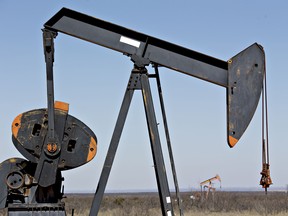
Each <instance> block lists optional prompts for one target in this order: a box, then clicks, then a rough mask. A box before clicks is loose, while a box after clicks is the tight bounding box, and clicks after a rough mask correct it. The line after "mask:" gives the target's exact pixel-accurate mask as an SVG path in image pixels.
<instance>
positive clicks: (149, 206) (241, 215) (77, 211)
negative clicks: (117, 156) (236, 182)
mask: <svg viewBox="0 0 288 216" xmlns="http://www.w3.org/2000/svg"><path fill="white" fill-rule="evenodd" d="M191 195H194V196H195V197H197V196H196V195H197V194H191V193H183V194H182V195H181V197H182V200H183V201H182V205H183V209H184V215H185V216H204V215H210V216H259V215H261V216H262V215H263V216H266V215H273V216H284V215H288V195H287V194H286V193H283V192H269V193H268V195H267V197H266V196H265V194H264V193H263V192H261V193H260V192H216V193H215V195H214V198H213V197H212V196H210V197H209V199H208V200H201V198H200V197H198V199H197V198H196V199H194V200H193V199H191V198H190V196H191ZM198 195H199V194H198ZM92 199H93V195H79V194H68V195H67V198H65V199H64V201H65V203H66V210H67V215H68V216H70V215H71V212H72V209H74V216H80V215H89V209H90V206H91V202H92ZM173 205H174V211H175V215H179V210H178V208H177V206H176V201H175V202H173ZM2 215H5V211H3V210H2V211H0V216H2ZM99 215H100V216H129V215H131V216H132V215H133V216H148V215H153V216H155V215H161V208H160V201H159V198H158V194H157V193H147V194H106V195H105V196H104V199H103V201H102V203H101V209H100V212H99Z"/></svg>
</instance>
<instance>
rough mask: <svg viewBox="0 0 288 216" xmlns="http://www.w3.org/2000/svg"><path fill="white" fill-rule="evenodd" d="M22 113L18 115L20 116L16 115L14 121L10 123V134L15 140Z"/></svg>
mask: <svg viewBox="0 0 288 216" xmlns="http://www.w3.org/2000/svg"><path fill="white" fill-rule="evenodd" d="M22 115H23V114H22V113H21V114H20V115H18V116H17V117H16V118H15V119H14V121H13V123H12V134H13V136H14V137H15V138H17V136H18V131H19V129H20V127H21V118H22Z"/></svg>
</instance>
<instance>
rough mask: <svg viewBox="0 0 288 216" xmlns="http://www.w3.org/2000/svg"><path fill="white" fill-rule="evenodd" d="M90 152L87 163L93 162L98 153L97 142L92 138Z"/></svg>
mask: <svg viewBox="0 0 288 216" xmlns="http://www.w3.org/2000/svg"><path fill="white" fill-rule="evenodd" d="M88 151H89V152H88V156H87V162H89V161H90V160H92V159H93V158H94V157H95V155H96V152H97V144H96V140H95V139H94V138H93V137H91V140H90V144H89V150H88Z"/></svg>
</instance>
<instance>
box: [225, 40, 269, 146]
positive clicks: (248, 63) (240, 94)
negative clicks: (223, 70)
mask: <svg viewBox="0 0 288 216" xmlns="http://www.w3.org/2000/svg"><path fill="white" fill-rule="evenodd" d="M228 63H229V68H228V87H227V91H226V92H227V126H228V129H227V132H228V144H229V145H230V146H231V147H232V146H233V145H231V143H230V142H229V136H231V137H233V138H235V139H237V140H239V139H240V138H241V136H242V135H243V133H244V132H245V130H246V128H247V127H248V125H249V123H250V121H251V119H252V117H253V115H254V112H255V110H256V108H257V105H258V101H259V98H260V95H261V92H262V83H263V78H264V74H265V56H264V51H263V48H262V47H261V46H259V45H258V44H253V45H251V46H250V47H248V48H247V49H245V50H243V51H242V52H240V53H239V54H237V55H236V56H234V57H233V58H231V59H230V60H229V61H228Z"/></svg>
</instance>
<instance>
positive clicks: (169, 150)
mask: <svg viewBox="0 0 288 216" xmlns="http://www.w3.org/2000/svg"><path fill="white" fill-rule="evenodd" d="M154 67H155V74H156V81H157V86H158V93H159V100H160V105H161V111H162V118H163V123H164V129H165V135H166V142H167V147H168V152H169V158H170V164H171V170H172V174H173V180H174V185H175V192H176V197H177V203H178V207H179V212H180V216H183V215H184V213H183V208H182V202H181V197H180V191H179V185H178V179H177V174H176V167H175V163H174V157H173V152H172V145H171V139H170V135H169V130H168V122H167V118H166V112H165V107H164V100H163V94H162V88H161V83H160V77H159V71H158V66H157V65H154Z"/></svg>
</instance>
